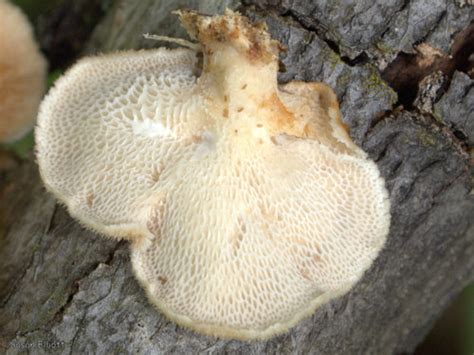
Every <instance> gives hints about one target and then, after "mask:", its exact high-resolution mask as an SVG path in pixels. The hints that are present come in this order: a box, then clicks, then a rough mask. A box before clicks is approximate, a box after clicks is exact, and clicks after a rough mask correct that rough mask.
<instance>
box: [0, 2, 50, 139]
mask: <svg viewBox="0 0 474 355" xmlns="http://www.w3.org/2000/svg"><path fill="white" fill-rule="evenodd" d="M45 82H46V60H45V59H44V58H43V56H42V54H41V53H40V51H39V49H38V46H37V44H36V42H35V40H34V38H33V31H32V29H31V26H30V23H29V22H28V19H27V18H26V17H25V15H23V13H22V12H21V11H20V9H19V8H17V7H16V6H14V5H12V4H10V3H9V2H7V1H4V0H0V142H2V143H6V142H11V141H14V140H16V139H19V138H21V137H22V136H23V135H25V134H26V133H27V132H28V131H29V130H31V128H33V125H34V121H35V119H36V114H37V113H38V107H39V104H40V102H41V98H42V96H43V93H44V89H45Z"/></svg>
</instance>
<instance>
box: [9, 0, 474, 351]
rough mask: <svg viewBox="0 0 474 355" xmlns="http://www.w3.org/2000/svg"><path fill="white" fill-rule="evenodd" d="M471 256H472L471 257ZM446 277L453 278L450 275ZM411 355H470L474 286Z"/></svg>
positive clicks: (17, 147) (28, 1)
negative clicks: (413, 354)
mask: <svg viewBox="0 0 474 355" xmlns="http://www.w3.org/2000/svg"><path fill="white" fill-rule="evenodd" d="M12 2H13V3H15V4H17V5H18V6H19V7H21V8H22V9H23V11H24V12H25V13H26V14H27V16H28V17H29V18H30V20H31V21H32V23H33V24H34V26H35V28H37V24H38V21H41V18H45V17H47V16H48V14H49V13H50V12H51V11H53V10H55V9H56V8H57V7H58V6H61V5H64V3H65V2H66V0H43V1H38V0H13V1H12ZM64 69H65V68H55V69H54V70H53V71H52V72H50V74H49V76H48V87H49V86H51V85H52V84H53V83H54V81H55V80H56V79H57V78H58V77H59V76H60V75H61V73H62V71H63V70H64ZM33 139H34V138H33V133H32V132H30V133H29V134H28V135H27V136H26V137H24V138H23V139H22V140H20V141H18V142H15V143H13V144H10V145H8V146H7V149H10V150H12V151H14V152H15V153H16V154H17V155H18V157H19V158H22V159H24V158H26V157H27V156H28V155H29V154H30V152H31V150H32V148H33ZM473 257H474V256H473ZM447 277H455V275H450V276H447ZM415 354H418V355H422V354H450V355H458V354H459V355H474V283H473V284H471V285H470V286H469V287H467V288H466V289H465V290H464V291H463V292H462V293H461V295H459V296H458V297H457V299H456V300H455V301H454V302H453V303H452V305H451V306H450V307H449V308H448V309H447V310H446V311H445V312H444V314H443V315H442V317H441V318H439V319H438V320H436V322H435V326H434V328H433V330H432V331H431V332H430V334H429V335H428V336H427V338H426V340H425V341H424V342H423V343H422V344H420V346H419V347H418V348H417V350H416V351H415Z"/></svg>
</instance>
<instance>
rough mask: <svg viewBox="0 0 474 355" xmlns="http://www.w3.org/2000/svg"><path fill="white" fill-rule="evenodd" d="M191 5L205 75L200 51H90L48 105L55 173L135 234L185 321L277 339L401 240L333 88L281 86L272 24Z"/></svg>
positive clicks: (51, 180) (165, 297)
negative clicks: (391, 237)
mask: <svg viewBox="0 0 474 355" xmlns="http://www.w3.org/2000/svg"><path fill="white" fill-rule="evenodd" d="M179 14H180V17H181V21H182V23H183V24H184V26H185V28H186V29H187V31H188V32H189V33H190V35H191V36H192V37H193V38H195V39H197V40H198V41H199V43H200V49H201V50H202V53H203V63H202V71H201V74H200V76H199V77H197V76H196V72H199V70H198V69H199V68H198V66H199V64H198V60H197V59H196V51H195V50H193V49H182V48H181V49H175V50H168V49H162V48H161V49H157V50H147V51H130V52H123V53H118V54H112V55H105V56H101V57H92V58H87V59H84V60H81V61H80V62H79V63H78V64H77V65H75V66H74V67H73V68H72V69H71V70H70V71H69V72H68V73H67V74H66V75H65V76H63V77H62V78H61V79H60V80H59V81H58V82H57V84H56V87H55V88H54V89H53V90H51V92H50V93H49V95H48V96H47V98H46V99H45V100H44V102H43V104H42V106H41V110H40V115H39V122H38V129H37V131H36V132H37V135H36V139H37V152H38V155H37V158H38V163H39V166H40V172H41V176H42V178H43V181H44V183H45V185H46V187H47V188H48V190H49V191H51V192H52V193H53V194H54V195H55V196H56V197H57V198H58V199H59V200H60V201H62V202H64V203H65V204H66V205H67V207H68V209H69V211H70V213H71V215H72V216H74V217H75V218H77V219H78V220H79V221H80V222H82V223H83V224H84V225H86V226H87V227H89V228H92V229H93V230H95V231H97V232H99V233H103V234H105V235H108V236H113V237H117V238H124V239H127V240H129V241H130V242H131V254H132V264H133V269H134V272H135V275H136V277H137V278H138V280H139V281H140V283H141V284H142V286H143V287H144V288H145V290H146V292H147V294H148V297H149V299H150V301H151V302H152V303H153V304H154V305H156V306H157V307H158V308H159V309H160V310H161V311H162V312H163V313H164V314H165V315H166V316H168V317H169V318H170V319H171V320H173V321H175V322H177V323H179V324H181V325H184V326H187V327H189V328H192V329H194V330H196V331H199V332H202V333H206V334H212V335H216V336H220V337H229V338H240V339H254V338H266V337H269V336H271V335H274V334H277V333H281V332H284V331H286V330H287V329H289V328H290V327H291V326H293V325H294V324H295V323H296V322H298V321H299V320H300V319H301V318H303V317H305V316H308V315H310V314H311V313H312V312H313V311H314V310H315V309H316V308H317V307H318V306H319V305H321V304H322V303H324V302H327V301H328V300H330V299H332V298H334V297H336V296H339V295H341V294H343V293H345V292H346V291H348V290H349V289H350V288H351V287H352V286H353V285H354V284H355V283H356V282H357V280H359V279H360V277H361V276H362V275H363V273H364V271H365V270H366V269H367V268H368V267H369V266H370V265H371V263H372V261H373V260H374V259H375V257H376V256H377V254H378V253H379V252H380V250H381V248H382V246H383V245H384V242H385V239H386V235H387V232H388V229H389V223H390V214H389V201H388V198H387V191H386V189H385V187H384V180H383V179H382V178H381V177H380V174H379V170H378V168H377V166H376V165H375V163H374V162H372V161H371V160H369V159H368V158H367V155H366V154H365V153H364V152H363V151H362V150H361V149H360V148H359V147H357V146H356V145H355V144H354V143H353V142H352V140H351V138H350V137H349V135H348V133H347V128H346V126H345V125H344V123H343V122H342V120H341V115H340V112H339V108H338V104H337V99H336V96H335V94H334V93H333V92H332V90H331V89H330V88H329V87H327V86H325V85H323V84H316V83H303V82H291V83H289V84H286V85H283V86H281V87H279V86H278V84H277V70H278V51H279V44H278V43H277V42H276V41H274V40H271V38H270V36H269V34H268V33H267V31H266V28H265V26H264V25H261V24H259V25H252V24H251V23H250V22H249V21H248V20H247V19H246V18H245V17H242V16H241V15H239V14H237V13H234V12H231V11H227V12H226V13H225V15H223V16H212V17H210V16H203V15H199V14H197V13H194V12H189V11H186V12H180V13H179ZM191 47H193V46H191Z"/></svg>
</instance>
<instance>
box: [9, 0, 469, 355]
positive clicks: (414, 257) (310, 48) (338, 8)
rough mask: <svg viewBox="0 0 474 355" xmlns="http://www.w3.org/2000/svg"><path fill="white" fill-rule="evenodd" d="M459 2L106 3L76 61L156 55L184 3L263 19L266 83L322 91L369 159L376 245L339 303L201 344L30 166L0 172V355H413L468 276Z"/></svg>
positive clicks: (465, 80)
mask: <svg viewBox="0 0 474 355" xmlns="http://www.w3.org/2000/svg"><path fill="white" fill-rule="evenodd" d="M97 2H102V3H104V2H105V1H100V0H97ZM464 2H465V1H459V0H434V1H431V0H430V1H426V0H404V1H402V0H399V1H397V0H393V1H376V0H363V1H361V0H353V1H352V0H351V1H345V2H344V4H342V3H341V2H336V1H323V0H321V1H297V0H294V1H291V0H281V1H277V0H274V1H272V0H268V1H244V2H239V1H212V0H207V1H198V0H187V1H186V0H180V1H171V0H170V1H152V0H142V1H138V0H115V1H108V2H107V3H108V6H109V9H108V11H107V13H106V15H105V17H104V18H103V19H102V20H101V22H100V23H99V24H98V25H97V26H96V28H95V30H94V32H93V34H92V36H91V38H90V40H89V41H88V43H87V46H86V49H85V52H86V53H94V52H96V51H104V52H106V51H111V50H116V49H127V48H142V47H150V46H159V45H161V43H157V42H153V41H148V40H145V39H143V38H142V36H141V34H142V33H147V32H149V33H159V34H165V35H174V36H181V35H183V30H181V29H180V27H179V24H178V21H177V18H176V17H175V16H172V15H170V11H172V10H174V9H176V8H180V7H183V6H186V7H189V8H194V9H198V10H200V11H201V12H205V13H215V12H216V11H217V12H222V10H223V9H224V8H225V7H226V6H227V7H230V8H234V9H239V10H240V11H241V12H243V13H244V14H246V15H247V16H249V17H251V18H252V19H255V20H261V21H265V22H266V23H267V24H268V26H269V29H270V31H271V33H272V35H273V36H274V37H275V38H276V39H278V40H280V41H281V42H282V43H283V44H284V45H285V46H286V47H287V51H286V52H285V53H283V54H282V56H281V60H282V63H283V65H284V67H285V69H286V71H283V72H281V73H280V75H279V80H280V82H282V83H283V82H286V81H289V80H293V79H297V80H305V81H323V82H325V83H327V84H329V85H330V86H332V87H333V88H334V90H335V91H336V93H337V95H338V97H339V99H340V102H341V108H342V112H343V115H344V120H345V121H346V123H347V124H348V125H349V127H350V131H351V135H352V137H353V138H354V140H355V141H356V142H357V143H358V144H359V145H361V146H362V147H363V148H364V150H366V151H367V152H368V153H369V154H370V156H371V158H372V159H374V160H375V161H376V162H377V164H378V166H379V168H380V170H381V172H382V175H383V176H384V177H385V179H386V182H387V187H388V189H389V191H390V196H391V204H392V208H391V214H392V225H391V231H390V235H389V237H388V242H387V244H386V246H385V248H384V249H383V251H382V252H381V254H380V255H379V257H378V258H377V260H376V261H375V262H374V264H373V266H372V267H371V268H370V270H369V271H368V272H367V273H366V274H365V276H364V277H363V279H362V280H361V281H360V282H359V283H358V284H357V285H356V286H355V287H354V288H353V289H352V291H351V292H350V293H348V294H347V295H345V296H344V297H341V298H339V299H337V300H334V301H332V302H330V303H329V304H326V305H324V306H322V307H321V308H319V309H318V310H317V311H316V312H315V314H314V315H313V316H312V317H309V318H307V319H305V320H303V321H302V322H300V323H299V324H298V325H297V326H296V327H295V328H293V329H292V330H291V331H290V332H289V333H287V334H283V335H280V336H277V337H275V338H272V339H270V340H268V341H254V342H241V341H226V340H219V339H215V338H212V337H208V336H202V335H199V334H196V333H193V332H191V331H188V330H186V329H182V328H180V327H178V326H176V325H175V324H174V323H171V322H169V321H168V320H166V319H165V318H164V317H163V316H162V315H161V314H160V313H159V312H158V311H156V310H155V309H154V308H153V306H152V305H151V304H150V303H149V302H148V301H147V299H146V296H145V293H144V292H143V290H142V289H141V288H140V287H139V285H138V283H137V282H136V280H135V278H134V277H133V275H132V272H131V266H130V260H129V255H128V250H127V249H128V247H127V244H126V243H125V242H115V241H112V240H107V239H105V238H101V237H99V236H97V235H95V234H94V233H92V232H89V231H87V230H84V229H83V228H81V226H80V225H79V224H78V223H76V222H75V221H74V220H72V219H71V217H70V216H69V215H68V213H67V212H66V211H65V209H64V208H63V207H62V206H59V205H58V204H57V203H56V202H55V200H54V199H53V198H52V196H51V195H49V194H48V193H46V192H45V189H44V188H43V187H42V183H41V180H40V178H39V176H38V172H37V166H36V164H35V162H34V158H33V157H31V159H29V160H28V161H24V162H21V163H19V164H18V166H17V167H15V168H12V169H10V170H9V171H8V172H7V173H3V174H2V175H0V178H1V181H0V198H1V200H0V206H1V210H0V270H2V272H1V274H0V349H2V350H4V351H6V352H7V353H17V352H29V351H32V352H34V353H50V352H53V353H70V352H74V353H83V352H94V353H100V354H108V353H115V352H139V353H153V354H154V353H197V352H203V353H227V352H229V353H244V354H258V353H262V352H268V353H314V354H391V353H405V352H412V351H413V350H414V349H415V347H416V345H417V344H418V343H419V342H420V341H421V340H422V339H423V337H424V336H425V335H426V333H427V332H428V331H429V329H430V327H431V326H432V324H433V322H434V320H435V319H436V317H437V316H439V315H440V313H441V312H442V311H443V310H444V309H445V308H446V306H447V305H448V304H449V302H450V301H451V300H453V298H454V297H455V296H456V295H457V294H458V293H459V292H460V291H461V290H462V289H463V288H464V287H465V286H466V285H467V284H468V283H469V282H472V280H473V277H474V226H473V221H474V195H473V194H472V181H473V180H472V167H473V166H472V162H470V157H469V152H470V151H471V152H472V149H471V148H472V147H471V146H470V144H471V145H472V143H473V140H474V123H473V122H474V117H473V112H474V81H473V80H472V74H473V71H472V63H470V62H469V58H468V57H469V53H468V55H466V51H468V52H469V51H471V52H472V48H469V47H470V46H472V43H474V41H473V33H474V30H473V26H472V25H470V23H471V22H472V21H473V20H474V8H473V7H472V6H469V5H465V4H463V3H464ZM336 4H337V5H336ZM456 34H458V35H456ZM415 44H422V45H420V46H419V47H417V48H415ZM436 48H437V49H436ZM446 54H451V55H452V56H451V57H449V56H447V55H446ZM418 87H420V90H419V91H418V95H416V93H417V90H418ZM392 88H394V89H392Z"/></svg>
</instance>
